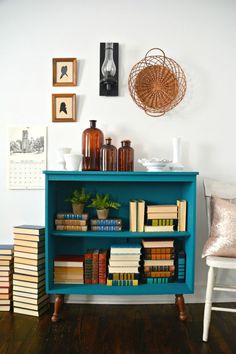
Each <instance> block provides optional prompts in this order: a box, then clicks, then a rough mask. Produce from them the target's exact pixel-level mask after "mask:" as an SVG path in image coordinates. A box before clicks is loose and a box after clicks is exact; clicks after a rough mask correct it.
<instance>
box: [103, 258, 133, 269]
mask: <svg viewBox="0 0 236 354" xmlns="http://www.w3.org/2000/svg"><path fill="white" fill-rule="evenodd" d="M109 265H110V266H112V267H114V266H118V267H130V266H131V267H138V266H139V260H138V261H124V260H122V261H115V260H112V259H110V260H109Z"/></svg>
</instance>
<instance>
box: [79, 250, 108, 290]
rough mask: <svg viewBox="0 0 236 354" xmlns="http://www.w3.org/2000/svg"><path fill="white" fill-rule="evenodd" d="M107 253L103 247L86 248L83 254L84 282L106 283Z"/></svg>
mask: <svg viewBox="0 0 236 354" xmlns="http://www.w3.org/2000/svg"><path fill="white" fill-rule="evenodd" d="M107 254H108V251H107V250H104V249H101V250H99V249H88V250H87V251H86V253H85V255H84V268H85V269H84V282H85V284H106V278H107Z"/></svg>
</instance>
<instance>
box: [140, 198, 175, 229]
mask: <svg viewBox="0 0 236 354" xmlns="http://www.w3.org/2000/svg"><path fill="white" fill-rule="evenodd" d="M177 220H178V213H177V205H174V204H173V205H172V204H171V205H147V223H149V224H150V225H145V226H144V231H145V232H171V231H174V230H175V229H176V227H177Z"/></svg>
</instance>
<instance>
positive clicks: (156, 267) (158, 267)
mask: <svg viewBox="0 0 236 354" xmlns="http://www.w3.org/2000/svg"><path fill="white" fill-rule="evenodd" d="M142 245H143V274H142V278H143V283H146V284H163V283H170V282H173V279H174V276H175V264H174V258H175V249H174V240H160V239H145V240H142Z"/></svg>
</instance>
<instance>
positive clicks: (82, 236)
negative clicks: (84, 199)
mask: <svg viewBox="0 0 236 354" xmlns="http://www.w3.org/2000/svg"><path fill="white" fill-rule="evenodd" d="M44 173H45V178H46V188H45V193H46V291H47V293H49V294H88V295H89V294H93V295H96V294H100V295H102V294H104V295H108V294H110V295H144V294H145V295H159V294H191V293H193V291H194V257H195V223H196V177H197V175H198V172H77V171H75V172H74V171H44ZM81 187H84V188H85V189H86V190H88V191H90V192H92V193H93V194H95V193H96V192H99V193H103V194H104V193H109V194H110V195H111V197H112V198H113V199H114V200H116V201H118V202H119V203H120V204H121V208H120V209H119V210H118V211H117V210H115V211H111V214H110V215H109V216H110V217H113V216H115V217H119V218H122V221H123V229H124V230H123V231H122V232H92V231H87V232H70V231H55V227H54V220H55V216H56V213H58V212H62V211H63V212H71V205H70V203H67V202H65V199H66V198H67V197H68V196H69V195H70V194H71V193H72V191H73V190H74V189H79V188H81ZM131 199H136V200H138V199H143V200H145V202H146V204H176V201H177V199H185V200H187V231H186V232H158V233H156V232H155V233H150V232H148V233H147V232H146V233H144V232H129V201H130V200H131ZM88 212H89V214H90V215H91V217H94V216H95V214H93V212H94V211H93V210H92V209H89V210H88ZM151 237H155V238H159V237H160V238H162V239H163V238H166V239H168V238H170V239H175V240H176V241H177V242H180V243H181V247H182V248H183V249H184V251H185V253H186V277H185V282H184V283H177V282H176V283H168V284H151V285H149V284H148V285H147V284H143V285H139V286H136V287H118V286H117V287H115V286H113V287H109V286H106V285H87V284H86V285H73V284H72V285H68V284H66V285H64V284H63V285H62V284H60V285H59V284H54V282H53V260H54V257H55V256H56V255H59V254H74V253H75V250H76V251H77V253H78V254H83V253H84V252H86V250H87V249H88V248H109V246H110V245H111V244H114V243H124V242H127V243H132V242H134V243H137V242H139V241H140V242H141V240H142V239H143V238H151ZM72 252H73V253H72Z"/></svg>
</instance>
